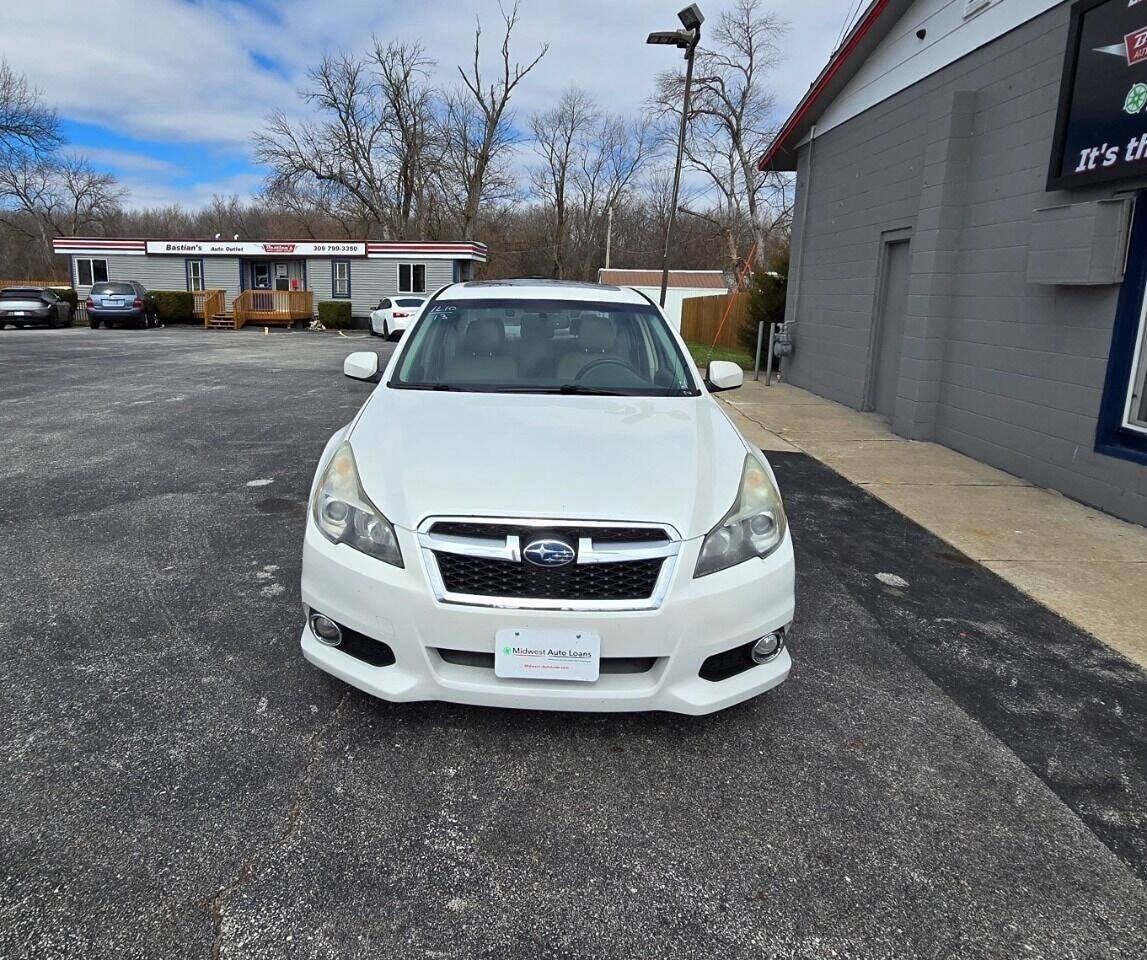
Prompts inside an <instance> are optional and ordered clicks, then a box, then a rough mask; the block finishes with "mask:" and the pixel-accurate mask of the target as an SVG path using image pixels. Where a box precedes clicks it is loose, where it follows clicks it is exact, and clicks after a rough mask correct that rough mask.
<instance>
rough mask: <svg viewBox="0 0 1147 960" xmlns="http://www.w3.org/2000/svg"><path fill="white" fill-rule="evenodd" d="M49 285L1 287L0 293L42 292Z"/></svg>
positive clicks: (48, 288)
mask: <svg viewBox="0 0 1147 960" xmlns="http://www.w3.org/2000/svg"><path fill="white" fill-rule="evenodd" d="M50 289H51V287H3V288H2V289H0V293H43V292H44V291H45V290H50Z"/></svg>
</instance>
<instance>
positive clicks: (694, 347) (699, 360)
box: [685, 340, 753, 372]
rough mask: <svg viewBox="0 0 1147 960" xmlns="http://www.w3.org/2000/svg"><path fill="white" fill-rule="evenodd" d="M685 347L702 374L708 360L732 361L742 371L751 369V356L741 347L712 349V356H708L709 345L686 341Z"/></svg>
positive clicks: (698, 341)
mask: <svg viewBox="0 0 1147 960" xmlns="http://www.w3.org/2000/svg"><path fill="white" fill-rule="evenodd" d="M685 345H686V346H687V347H688V348H689V352H690V353H691V354H693V362H694V363H695V364H697V366H698V367H700V368H701V370H702V372H704V368H705V364H706V363H708V362H709V361H710V360H732V361H733V363H736V364H740V366H741V369H742V370H752V369H753V355H752V354H751V353H749V352H748V351H747V350H745V349H743V348H742V347H713V348H712V350H713V355H712V356H711V357H710V356H709V350H710V347H709V344H707V343H702V342H701V341H700V340H686V341H685Z"/></svg>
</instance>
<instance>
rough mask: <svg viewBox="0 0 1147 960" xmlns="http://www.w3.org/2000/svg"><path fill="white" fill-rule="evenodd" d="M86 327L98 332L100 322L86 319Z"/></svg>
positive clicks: (90, 318)
mask: <svg viewBox="0 0 1147 960" xmlns="http://www.w3.org/2000/svg"><path fill="white" fill-rule="evenodd" d="M88 326H89V327H91V328H92V329H93V330H98V329H99V328H100V322H99V320H97V319H96V318H95V317H88Z"/></svg>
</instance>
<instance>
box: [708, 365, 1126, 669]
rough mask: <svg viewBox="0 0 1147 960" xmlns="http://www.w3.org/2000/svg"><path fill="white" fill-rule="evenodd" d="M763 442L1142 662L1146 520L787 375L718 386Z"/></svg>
mask: <svg viewBox="0 0 1147 960" xmlns="http://www.w3.org/2000/svg"><path fill="white" fill-rule="evenodd" d="M721 400H722V401H724V402H725V404H726V405H727V407H728V409H729V410H730V412H731V414H732V416H733V420H734V422H736V424H737V426H738V427H739V428H740V429H741V431H742V432H743V433H744V434H745V437H746V438H747V439H748V440H749V441H750V442H752V443H756V444H758V445H759V446H760V447H761V448H762V449H763V450H765V451H769V450H800V451H802V452H804V453H807V454H809V455H810V456H812V457H815V458H816V459H817V460H820V461H821V462H822V463H824V464H826V465H828V466H829V467H831V468H832V469H833V470H835V471H837V472H838V473H840V474H841V475H842V476H844V477H845V478H847V479H848V480H851V481H852V482H853V483H855V484H857V485H859V486H861V487H863V488H864V489H865V490H867V491H868V492H869V493H871V494H873V495H874V496H876V497H878V498H880V499H881V500H883V501H884V502H885V503H887V504H889V505H890V506H892V507H894V508H895V509H896V510H898V511H899V512H900V513H902V514H904V515H905V516H907V517H908V518H909V519H910V520H913V521H914V522H916V523H918V524H920V525H921V526H922V527H924V528H925V529H927V530H929V531H931V532H932V533H934V534H936V535H937V536H938V537H940V538H942V539H943V540H946V541H947V542H948V543H950V544H951V545H952V546H953V547H956V548H957V549H959V550H960V551H962V552H963V553H965V554H967V555H968V556H969V557H971V558H972V559H974V560H977V561H979V562H980V563H982V564H983V565H984V566H985V567H987V568H988V569H990V570H993V571H994V572H995V573H997V574H999V576H1001V577H1003V578H1004V579H1005V580H1007V581H1008V582H1009V583H1012V584H1014V585H1015V586H1016V587H1018V588H1019V589H1020V590H1023V591H1024V592H1025V593H1027V594H1029V595H1030V596H1032V597H1033V598H1035V599H1036V600H1038V601H1039V602H1040V603H1042V604H1044V605H1045V606H1047V607H1049V608H1050V609H1052V610H1054V611H1055V612H1056V613H1058V614H1060V615H1061V616H1063V617H1066V618H1067V619H1068V620H1070V621H1072V622H1073V623H1075V624H1076V625H1077V626H1079V627H1081V628H1082V629H1084V630H1087V631H1088V632H1089V633H1091V634H1093V635H1094V636H1095V637H1097V638H1099V639H1100V640H1102V641H1103V642H1104V643H1107V644H1108V645H1110V646H1111V647H1113V648H1114V649H1116V650H1118V651H1119V652H1120V653H1122V654H1123V655H1124V656H1126V657H1128V658H1129V659H1131V660H1133V661H1134V662H1135V663H1137V664H1139V665H1140V666H1144V667H1147V626H1145V624H1147V589H1145V587H1144V579H1145V578H1147V529H1144V528H1143V527H1139V526H1136V525H1135V524H1130V523H1126V522H1124V521H1122V520H1117V519H1115V518H1114V517H1111V516H1108V515H1107V514H1105V513H1101V512H1099V511H1098V510H1093V509H1091V508H1090V507H1085V506H1083V505H1082V504H1079V503H1076V502H1075V501H1073V500H1069V499H1068V498H1066V497H1064V496H1062V495H1060V494H1058V493H1055V492H1053V491H1050V490H1045V489H1043V488H1040V487H1034V486H1032V485H1031V484H1028V483H1026V482H1025V481H1023V480H1020V479H1018V478H1017V477H1013V476H1011V475H1010V474H1007V473H1004V472H1003V471H1000V470H996V469H995V468H994V467H989V466H987V465H985V464H983V463H980V462H979V461H977V460H973V459H971V458H970V457H966V456H964V455H963V454H960V453H957V452H955V451H954V450H950V449H948V448H947V447H943V446H940V445H939V444H935V443H921V442H919V441H915V440H905V439H903V438H901V437H898V436H896V435H894V434H893V433H892V432H891V431H890V430H889V429H888V424H887V422H886V421H885V420H884V419H883V418H881V417H879V416H877V415H875V414H870V413H859V412H857V411H855V410H852V409H850V408H849V407H845V406H842V405H841V404H838V403H834V402H832V401H831V400H825V399H822V398H821V397H818V396H816V395H815V394H812V393H809V392H808V391H806V390H801V389H800V388H798V387H793V386H791V385H789V384H784V383H774V384H773V386H771V387H766V386H765V385H764V381H763V380H761V381H753V380H747V381H746V382H745V385H744V387H743V388H741V389H740V390H736V391H732V392H730V393H727V394H722V395H721Z"/></svg>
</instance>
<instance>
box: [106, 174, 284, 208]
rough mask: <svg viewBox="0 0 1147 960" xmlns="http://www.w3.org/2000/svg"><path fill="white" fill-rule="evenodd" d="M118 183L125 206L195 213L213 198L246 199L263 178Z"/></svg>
mask: <svg viewBox="0 0 1147 960" xmlns="http://www.w3.org/2000/svg"><path fill="white" fill-rule="evenodd" d="M120 181H121V183H122V184H123V186H124V187H125V188H126V189H127V191H128V195H129V196H128V200H127V206H129V207H131V208H133V209H139V208H142V207H167V206H179V207H183V208H185V209H187V210H195V209H197V208H199V207H202V206H206V205H207V204H208V203H210V202H211V198H212V197H214V196H216V195H219V196H221V197H230V196H232V195H235V196H237V197H239V199H240V200H249V199H251V198H252V197H253V196H254V195H255V193H256V192H257V191H258V189H259V186H260V185H261V183H262V181H263V177H262V174H259V173H241V174H236V175H234V176H231V177H223V178H221V179H218V180H206V181H203V182H201V183H193V184H178V183H173V182H171V181H168V180H153V179H148V178H145V177H134V176H130V175H128V176H123V177H121V178H120Z"/></svg>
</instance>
